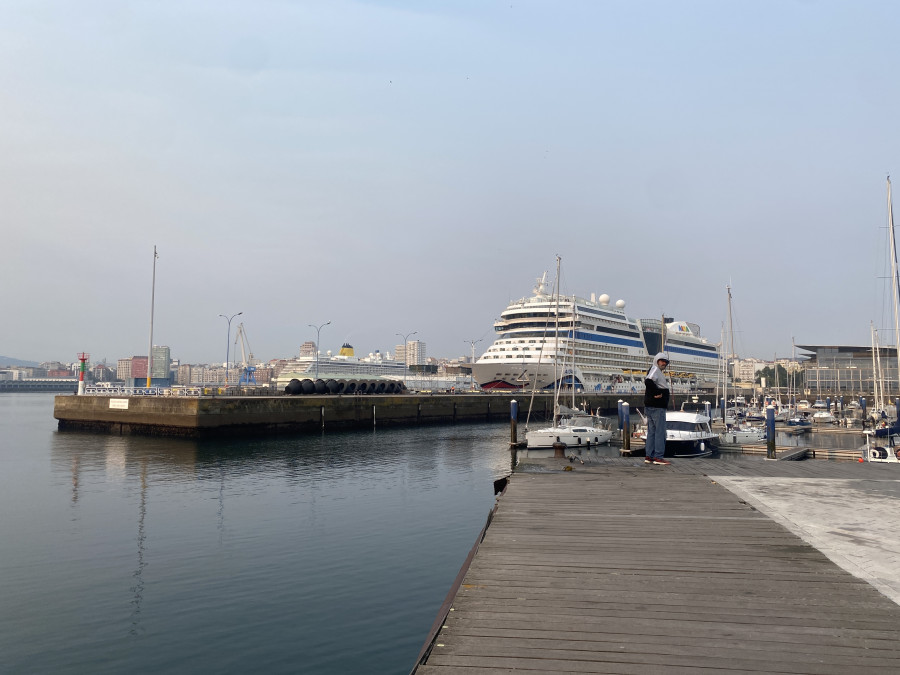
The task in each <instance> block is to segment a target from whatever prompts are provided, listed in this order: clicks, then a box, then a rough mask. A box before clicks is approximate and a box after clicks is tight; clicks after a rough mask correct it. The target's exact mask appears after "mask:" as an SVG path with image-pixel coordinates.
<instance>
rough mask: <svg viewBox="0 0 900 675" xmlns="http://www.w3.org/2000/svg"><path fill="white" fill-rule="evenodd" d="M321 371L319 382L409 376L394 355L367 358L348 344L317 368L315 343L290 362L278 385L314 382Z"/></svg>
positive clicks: (377, 355)
mask: <svg viewBox="0 0 900 675" xmlns="http://www.w3.org/2000/svg"><path fill="white" fill-rule="evenodd" d="M316 369H318V373H319V379H329V378H332V379H337V378H348V377H368V378H377V377H386V378H390V379H395V380H402V379H403V378H404V377H405V376H406V374H407V368H406V364H405V363H403V361H395V360H394V359H392V358H390V355H386V354H381V353H380V352H378V351H376V352H375V353H373V354H369V356H368V357H366V358H359V357H357V356H356V355H355V353H354V349H353V346H352V345H351V344H349V343H347V342H345V343H344V344H343V346H341V350H340V352H338V353H337V354H334V355H332V353H331V352H330V351H329V352H326V354H325V355H324V356H323V355H319V356H318V366H317V365H316V347H315V344H314V343H311V342H310V343H308V344H304V345H303V346H302V347H301V348H300V356H298V357H296V358H294V359H291V360H290V361H288V362H287V363H286V364H285V365H284V367H283V368H282V369H281V371H280V372H279V374H278V377H277V378H276V380H275V384H276V386H278V387H283V386H284V385H286V384H287V383H288V382H290V381H291V380H292V379H299V380H302V379H312V378H314V377H315V372H316Z"/></svg>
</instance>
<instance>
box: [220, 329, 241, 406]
mask: <svg viewBox="0 0 900 675" xmlns="http://www.w3.org/2000/svg"><path fill="white" fill-rule="evenodd" d="M241 314H243V312H238V313H237V314H232V315H231V316H225V315H224V314H219V316H221V317H222V318H223V319H225V321H227V322H228V333H227V335H226V337H225V387H226V389H227V388H228V358H229V356H230V353H229V348H230V347H231V320H232V319H233V318H234V317H236V316H240V315H241Z"/></svg>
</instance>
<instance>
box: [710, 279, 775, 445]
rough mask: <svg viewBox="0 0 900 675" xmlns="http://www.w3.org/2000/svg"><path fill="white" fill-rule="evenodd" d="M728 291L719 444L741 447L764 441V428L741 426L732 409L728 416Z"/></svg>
mask: <svg viewBox="0 0 900 675" xmlns="http://www.w3.org/2000/svg"><path fill="white" fill-rule="evenodd" d="M725 288H726V290H727V291H728V332H729V336H730V348H729V354H728V360H727V361H726V369H725V410H724V411H723V421H724V423H725V431H723V432H721V433H720V434H719V442H720V443H721V444H723V445H742V444H744V443H761V442H762V441H764V440H766V430H765V428H764V427H754V426H752V425H750V424H741V423H739V422H738V420H737V411H736V409H735V408H732V417H729V416H728V364H730V363H731V362H732V360H733V359H734V325H733V323H732V317H731V286H730V285H729V286H726V287H725Z"/></svg>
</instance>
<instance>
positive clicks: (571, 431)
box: [525, 406, 613, 449]
mask: <svg viewBox="0 0 900 675" xmlns="http://www.w3.org/2000/svg"><path fill="white" fill-rule="evenodd" d="M560 411H561V414H562V417H561V418H560V419H559V420H558V421H557V422H556V423H555V424H554V425H553V426H550V427H544V428H541V429H534V430H533V431H527V432H526V433H525V443H526V447H527V448H529V449H535V448H552V447H553V446H554V445H555V444H556V443H564V444H565V445H566V447H567V448H578V447H590V446H591V445H601V444H603V443H609V441H610V439H611V438H612V435H613V432H612V430H611V429H609V428H608V420H605V419H604V418H600V417H597V416H596V415H591V414H589V413H586V412H582V411H580V410H575V409H571V408H565V407H563V406H560Z"/></svg>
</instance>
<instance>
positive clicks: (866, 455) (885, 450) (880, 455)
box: [860, 431, 900, 464]
mask: <svg viewBox="0 0 900 675" xmlns="http://www.w3.org/2000/svg"><path fill="white" fill-rule="evenodd" d="M865 433H866V444H865V445H864V446H862V447H861V448H860V451H861V452H862V458H863V459H864V460H865V461H867V462H881V463H885V464H900V449H898V448H900V436H889V437H887V438H878V439H877V440H876V436H875V434H873V433H872V432H871V431H867V432H865Z"/></svg>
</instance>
